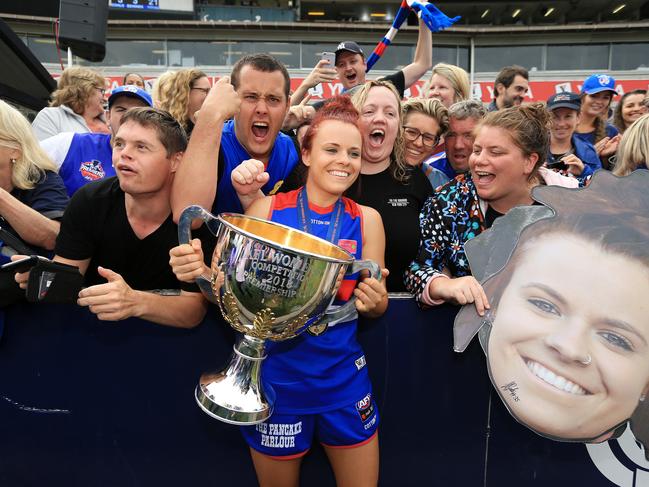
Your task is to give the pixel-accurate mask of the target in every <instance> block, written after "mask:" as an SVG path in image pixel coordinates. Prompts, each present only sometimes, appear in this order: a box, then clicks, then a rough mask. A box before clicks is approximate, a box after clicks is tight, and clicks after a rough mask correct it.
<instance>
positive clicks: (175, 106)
mask: <svg viewBox="0 0 649 487" xmlns="http://www.w3.org/2000/svg"><path fill="white" fill-rule="evenodd" d="M210 87H211V85H210V80H209V79H208V77H207V75H206V74H205V73H204V72H203V71H201V70H200V69H196V68H191V69H183V70H181V71H177V72H175V73H173V74H170V75H169V78H168V79H165V80H163V81H162V82H161V85H160V86H159V87H158V91H159V93H157V94H156V95H155V96H156V107H157V108H161V109H162V110H166V111H168V112H169V113H171V115H172V116H173V117H174V118H175V119H176V120H178V122H179V123H180V125H182V126H183V128H184V129H185V131H186V132H187V135H188V136H189V135H191V132H192V130H193V128H194V124H195V123H196V112H197V111H198V110H200V108H201V106H202V105H203V102H204V101H205V98H206V97H207V94H208V93H209V92H210Z"/></svg>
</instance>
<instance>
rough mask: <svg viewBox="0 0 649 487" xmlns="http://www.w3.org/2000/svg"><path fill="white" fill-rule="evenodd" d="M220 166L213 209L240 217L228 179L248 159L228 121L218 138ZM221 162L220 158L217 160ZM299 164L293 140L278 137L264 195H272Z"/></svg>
mask: <svg viewBox="0 0 649 487" xmlns="http://www.w3.org/2000/svg"><path fill="white" fill-rule="evenodd" d="M220 150H221V155H222V156H223V157H222V160H221V164H223V165H224V167H223V170H222V171H221V170H219V182H218V185H217V187H216V201H215V204H214V207H213V208H212V209H213V210H214V212H215V213H216V214H218V213H223V212H224V211H228V212H235V213H243V207H242V206H241V203H240V202H239V197H238V196H237V192H236V191H235V190H234V187H233V186H232V181H231V179H230V176H231V174H232V170H233V169H234V168H235V167H237V166H238V165H239V164H241V163H242V162H243V161H245V160H247V159H251V157H250V155H249V154H248V153H247V152H246V149H244V148H243V146H242V145H241V144H240V143H239V141H238V140H237V137H236V135H235V133H234V120H228V121H227V122H225V124H224V125H223V133H222V135H221V149H220ZM219 159H221V158H219ZM297 162H298V154H297V150H296V149H295V144H294V143H293V140H292V139H291V138H290V137H289V136H288V135H285V134H283V133H281V132H280V133H279V134H277V138H276V139H275V144H274V145H273V150H272V151H271V153H270V158H269V160H268V166H267V167H266V172H268V174H269V175H270V179H269V180H268V182H267V183H266V185H265V186H264V187H263V188H261V190H262V191H263V193H264V194H265V195H272V194H275V192H276V191H277V190H278V189H279V187H280V186H281V184H282V182H283V181H284V180H285V179H286V178H287V177H288V175H289V174H290V173H291V172H292V171H293V168H294V167H295V165H296V164H297Z"/></svg>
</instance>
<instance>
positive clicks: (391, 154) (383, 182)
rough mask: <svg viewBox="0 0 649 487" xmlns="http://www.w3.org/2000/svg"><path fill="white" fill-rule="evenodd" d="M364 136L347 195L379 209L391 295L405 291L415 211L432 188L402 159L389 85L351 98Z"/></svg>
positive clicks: (375, 85)
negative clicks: (357, 172)
mask: <svg viewBox="0 0 649 487" xmlns="http://www.w3.org/2000/svg"><path fill="white" fill-rule="evenodd" d="M352 103H353V104H354V106H355V107H356V109H357V110H358V111H359V113H360V119H359V128H360V130H361V136H362V138H363V151H362V156H361V174H360V176H359V178H358V180H357V182H356V184H355V185H354V186H352V187H351V188H350V190H349V191H348V195H349V196H350V197H351V198H352V199H354V200H355V201H356V202H357V203H359V204H361V205H365V206H369V207H371V208H374V209H375V210H377V211H378V212H379V213H380V214H381V217H382V218H383V224H384V226H385V234H386V246H385V263H386V267H387V268H388V269H389V270H390V275H389V276H388V278H387V287H388V291H390V292H404V291H405V290H406V289H405V286H404V284H403V274H404V272H405V270H406V269H407V268H408V265H409V264H410V261H411V260H412V259H413V258H414V257H415V255H416V254H417V247H418V245H419V235H420V234H419V212H420V211H421V208H422V207H423V206H424V203H425V201H426V199H427V198H428V196H430V195H431V194H432V193H433V188H432V187H431V185H430V183H429V182H428V180H427V179H426V176H424V174H423V173H422V171H420V170H419V169H418V168H414V167H411V166H409V165H408V164H407V163H406V158H405V155H404V151H405V149H404V137H403V122H402V119H401V114H402V111H401V97H400V96H399V93H398V92H397V90H396V89H395V88H394V85H392V83H390V82H389V81H368V82H367V83H365V84H364V85H363V86H362V88H360V89H359V90H358V91H357V92H356V93H354V95H353V96H352Z"/></svg>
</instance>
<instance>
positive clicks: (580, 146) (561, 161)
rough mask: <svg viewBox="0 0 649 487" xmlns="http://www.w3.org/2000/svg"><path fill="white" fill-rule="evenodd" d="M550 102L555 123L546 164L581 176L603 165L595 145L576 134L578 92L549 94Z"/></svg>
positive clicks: (578, 116) (578, 108)
mask: <svg viewBox="0 0 649 487" xmlns="http://www.w3.org/2000/svg"><path fill="white" fill-rule="evenodd" d="M547 106H548V110H550V113H551V116H552V127H551V129H550V150H549V153H548V158H547V161H546V166H547V167H548V168H549V169H553V170H555V171H559V172H562V171H564V172H567V173H569V174H572V175H573V176H577V177H580V178H585V177H587V176H590V175H591V174H592V173H593V172H594V171H596V170H597V169H601V167H602V164H601V163H600V160H599V157H598V156H597V151H596V150H595V147H594V146H593V145H592V144H591V143H589V142H586V141H583V140H582V139H580V138H579V137H577V136H576V135H575V130H576V128H577V125H578V124H579V119H580V110H581V98H580V97H579V95H577V94H576V93H569V92H564V93H557V94H556V95H552V96H551V97H550V98H548V102H547Z"/></svg>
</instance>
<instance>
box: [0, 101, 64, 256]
mask: <svg viewBox="0 0 649 487" xmlns="http://www.w3.org/2000/svg"><path fill="white" fill-rule="evenodd" d="M67 204H68V195H67V193H66V191H65V186H64V185H63V181H61V178H60V177H59V175H58V174H56V166H55V165H54V163H53V162H52V161H50V159H49V158H48V157H47V155H46V154H45V152H44V151H43V150H42V149H41V147H40V145H39V144H38V141H37V140H36V138H35V137H34V134H33V132H32V128H31V127H30V126H29V122H28V121H27V119H25V117H23V116H22V115H21V114H20V113H19V112H18V110H16V109H15V108H13V107H11V106H9V105H8V104H7V103H5V102H3V101H0V227H1V228H2V230H3V231H8V232H9V233H11V234H12V235H13V236H14V237H17V238H18V239H20V241H22V243H24V244H26V245H27V246H29V247H32V248H34V250H36V251H40V252H44V251H45V250H52V249H54V243H55V240H56V236H57V234H58V233H59V222H58V221H57V220H58V219H59V218H61V216H63V211H64V210H65V207H66V206H67ZM0 240H3V241H4V242H5V245H6V243H7V240H6V239H5V238H2V239H0ZM14 250H18V249H14ZM0 253H1V254H4V255H5V256H6V255H8V254H11V253H13V252H12V250H11V249H8V248H6V247H1V246H0ZM30 253H34V252H30Z"/></svg>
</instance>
